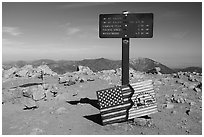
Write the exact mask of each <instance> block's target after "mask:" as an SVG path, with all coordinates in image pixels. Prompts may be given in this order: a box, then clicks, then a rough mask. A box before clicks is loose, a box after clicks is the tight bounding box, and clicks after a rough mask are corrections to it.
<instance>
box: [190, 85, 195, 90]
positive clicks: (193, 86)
mask: <svg viewBox="0 0 204 137" xmlns="http://www.w3.org/2000/svg"><path fill="white" fill-rule="evenodd" d="M195 87H196V85H195V84H191V85H189V86H188V89H191V90H192V89H194V88H195Z"/></svg>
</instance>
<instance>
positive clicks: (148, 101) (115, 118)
mask: <svg viewBox="0 0 204 137" xmlns="http://www.w3.org/2000/svg"><path fill="white" fill-rule="evenodd" d="M99 37H100V38H122V86H118V87H113V88H108V89H104V90H100V91H97V92H96V94H97V98H98V101H99V106H100V112H101V118H102V122H103V124H104V125H106V124H111V123H116V122H121V121H126V120H129V119H133V118H136V117H140V116H145V115H149V114H152V113H156V112H157V104H156V98H155V92H154V89H153V84H152V80H147V81H143V82H139V83H133V84H129V43H130V42H129V38H152V37H153V13H130V14H129V13H128V12H126V11H125V12H123V14H100V15H99Z"/></svg>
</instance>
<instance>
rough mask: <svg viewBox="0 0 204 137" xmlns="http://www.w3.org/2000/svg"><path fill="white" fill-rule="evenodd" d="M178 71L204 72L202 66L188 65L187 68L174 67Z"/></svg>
mask: <svg viewBox="0 0 204 137" xmlns="http://www.w3.org/2000/svg"><path fill="white" fill-rule="evenodd" d="M174 70H175V71H176V72H179V71H182V72H197V73H202V68H201V67H187V68H182V69H174Z"/></svg>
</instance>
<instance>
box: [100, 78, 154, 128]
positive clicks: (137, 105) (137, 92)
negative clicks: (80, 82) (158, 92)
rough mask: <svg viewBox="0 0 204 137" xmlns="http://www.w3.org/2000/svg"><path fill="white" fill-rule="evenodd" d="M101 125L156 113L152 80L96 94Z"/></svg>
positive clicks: (104, 90)
mask: <svg viewBox="0 0 204 137" xmlns="http://www.w3.org/2000/svg"><path fill="white" fill-rule="evenodd" d="M96 94H97V98H98V101H99V106H100V113H101V118H102V122H103V125H107V124H112V123H117V122H123V121H127V120H131V119H133V118H136V117H141V116H145V115H149V114H153V113H156V112H158V110H157V103H156V97H155V92H154V89H153V84H152V80H146V81H142V82H137V83H133V84H129V85H123V86H118V87H114V88H108V89H103V90H100V91H97V92H96Z"/></svg>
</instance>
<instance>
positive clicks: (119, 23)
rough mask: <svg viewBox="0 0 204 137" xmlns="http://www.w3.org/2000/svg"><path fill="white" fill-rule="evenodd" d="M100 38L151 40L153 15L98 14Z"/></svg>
mask: <svg viewBox="0 0 204 137" xmlns="http://www.w3.org/2000/svg"><path fill="white" fill-rule="evenodd" d="M99 37H100V38H152V37H153V13H130V14H100V16H99Z"/></svg>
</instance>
